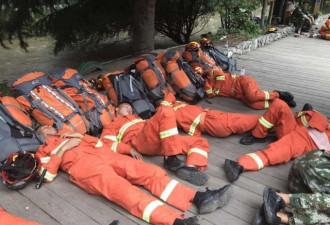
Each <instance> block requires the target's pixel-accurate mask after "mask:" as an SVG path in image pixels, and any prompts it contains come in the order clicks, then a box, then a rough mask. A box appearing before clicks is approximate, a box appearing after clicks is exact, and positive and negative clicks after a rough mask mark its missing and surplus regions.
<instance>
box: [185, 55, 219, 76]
mask: <svg viewBox="0 0 330 225" xmlns="http://www.w3.org/2000/svg"><path fill="white" fill-rule="evenodd" d="M182 57H183V58H184V60H186V61H187V62H188V63H189V64H190V65H191V66H199V67H202V68H203V69H204V70H205V72H208V71H210V70H212V69H219V70H221V68H220V67H218V66H217V65H216V62H215V61H214V60H213V59H212V58H211V57H210V56H208V55H206V54H205V53H203V52H202V51H200V50H198V51H189V50H186V51H184V52H183V53H182Z"/></svg>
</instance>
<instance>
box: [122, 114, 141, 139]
mask: <svg viewBox="0 0 330 225" xmlns="http://www.w3.org/2000/svg"><path fill="white" fill-rule="evenodd" d="M141 122H144V120H143V119H135V120H132V121H130V122H128V123H126V124H125V125H124V126H122V127H121V128H120V130H119V132H118V135H117V142H121V139H122V137H123V134H124V132H125V130H127V128H129V127H130V126H132V125H134V124H136V123H141Z"/></svg>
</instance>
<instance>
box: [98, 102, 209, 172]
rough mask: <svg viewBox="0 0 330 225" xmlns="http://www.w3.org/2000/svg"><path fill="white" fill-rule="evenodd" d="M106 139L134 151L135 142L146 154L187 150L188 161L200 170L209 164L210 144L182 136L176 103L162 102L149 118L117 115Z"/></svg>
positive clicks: (106, 130) (119, 148)
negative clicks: (178, 125) (177, 120)
mask: <svg viewBox="0 0 330 225" xmlns="http://www.w3.org/2000/svg"><path fill="white" fill-rule="evenodd" d="M101 137H102V141H104V142H110V144H111V145H112V146H111V149H112V150H113V151H114V152H118V153H122V154H130V151H131V146H132V147H134V148H135V149H137V150H138V151H139V152H140V153H142V154H145V155H165V156H173V155H178V154H186V155H187V160H186V164H187V165H194V166H196V167H197V168H198V169H199V170H205V169H206V166H207V159H208V152H209V145H208V142H207V141H206V140H205V139H204V138H201V137H189V136H180V135H179V134H178V129H177V125H176V120H175V113H174V110H173V108H172V107H169V106H164V105H161V106H160V107H158V108H157V112H156V114H155V115H154V116H153V117H151V118H150V119H149V120H147V121H145V120H142V119H141V118H139V117H138V116H136V115H128V116H124V117H117V118H115V119H114V121H113V122H111V123H110V124H109V125H108V126H106V127H105V128H104V129H103V132H102V135H101Z"/></svg>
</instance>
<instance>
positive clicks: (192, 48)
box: [187, 41, 201, 51]
mask: <svg viewBox="0 0 330 225" xmlns="http://www.w3.org/2000/svg"><path fill="white" fill-rule="evenodd" d="M200 47H201V44H200V43H199V42H198V41H191V42H190V43H189V44H188V45H187V49H188V51H198V50H199V49H200Z"/></svg>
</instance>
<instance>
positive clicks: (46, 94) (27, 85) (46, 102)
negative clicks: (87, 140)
mask: <svg viewBox="0 0 330 225" xmlns="http://www.w3.org/2000/svg"><path fill="white" fill-rule="evenodd" d="M12 91H13V92H14V97H16V100H17V101H18V102H19V103H20V104H21V106H22V107H23V108H24V109H25V110H26V111H28V112H29V113H30V114H31V115H32V117H33V118H35V119H36V120H37V121H38V122H39V123H40V124H41V125H51V126H54V127H55V128H56V129H57V130H58V132H59V133H64V132H79V133H82V134H85V133H86V132H88V131H89V122H88V121H87V119H86V118H85V116H84V114H83V112H82V111H81V110H80V108H79V106H78V105H77V103H75V101H74V100H73V99H72V98H70V97H69V96H68V95H67V94H65V93H64V92H63V91H61V90H60V88H55V87H52V82H51V80H50V79H49V78H48V77H47V76H45V74H44V73H43V72H34V73H28V74H26V75H24V76H22V77H21V78H18V79H17V80H16V81H15V82H14V84H13V86H12Z"/></svg>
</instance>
